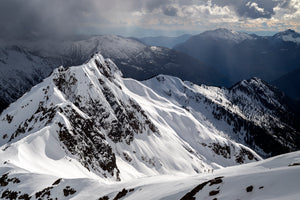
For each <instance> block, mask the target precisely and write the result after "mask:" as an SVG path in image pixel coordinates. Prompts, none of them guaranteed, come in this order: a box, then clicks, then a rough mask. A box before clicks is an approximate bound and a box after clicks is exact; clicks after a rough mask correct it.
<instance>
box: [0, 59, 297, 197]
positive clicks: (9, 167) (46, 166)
mask: <svg viewBox="0 0 300 200" xmlns="http://www.w3.org/2000/svg"><path fill="white" fill-rule="evenodd" d="M167 78H168V79H170V80H173V81H179V83H180V84H187V83H183V82H181V81H180V80H179V79H176V78H174V77H165V76H158V77H156V78H154V79H151V80H149V81H146V82H144V83H141V82H138V81H135V80H133V79H124V78H122V74H121V72H120V71H119V70H118V68H117V67H116V66H115V65H114V63H112V62H111V61H110V60H109V59H104V58H103V57H102V56H101V55H100V54H98V55H95V56H94V57H93V58H92V59H91V60H90V61H89V62H88V63H86V64H84V65H81V66H77V67H70V68H68V69H65V68H63V67H60V68H58V69H56V70H54V72H53V73H52V74H51V75H50V76H49V77H48V78H46V79H45V80H44V81H43V82H42V83H40V84H38V85H36V86H35V87H33V88H32V89H31V90H30V91H29V92H28V93H26V94H25V95H24V96H23V97H21V98H20V99H19V100H17V101H16V102H15V103H13V104H11V105H10V106H9V107H8V108H7V109H6V110H4V111H3V112H2V114H1V116H0V146H1V150H0V197H1V198H4V199H5V198H10V199H15V198H16V197H19V199H28V198H29V197H31V198H32V199H39V198H41V199H46V198H56V197H57V198H58V199H63V198H65V199H70V198H72V197H74V198H77V199H85V198H87V197H90V198H91V199H98V198H100V197H103V198H102V199H108V198H111V199H120V198H121V196H122V195H124V194H125V193H126V194H127V193H128V194H127V195H129V196H131V197H130V198H133V199H141V197H143V198H146V197H147V196H149V199H151V198H152V199H160V198H163V197H170V199H174V198H175V197H176V198H179V197H180V196H181V195H182V196H184V195H185V193H187V192H188V191H189V190H191V189H193V188H194V187H195V186H196V185H198V184H201V183H202V182H203V181H204V182H205V181H207V180H210V179H213V178H214V177H215V175H219V174H223V175H226V174H227V177H225V178H224V181H225V180H227V179H228V181H229V183H230V182H234V177H236V178H238V179H241V180H244V179H245V181H246V180H248V181H249V180H250V179H251V180H252V178H250V177H249V176H248V175H247V174H245V175H243V173H250V172H251V171H252V172H256V171H257V176H261V175H260V172H261V173H264V172H265V171H268V170H266V169H263V168H261V166H262V165H263V163H265V162H267V163H268V162H273V161H272V160H273V159H271V160H269V161H262V162H257V163H255V164H250V165H247V166H248V167H249V169H248V170H246V171H245V172H243V173H242V172H239V171H243V169H244V168H245V169H246V168H247V167H245V166H244V167H242V166H240V167H236V168H227V169H226V168H223V167H228V166H234V165H237V164H242V163H249V162H252V161H258V160H261V157H260V156H259V155H258V154H257V153H255V152H254V151H253V150H251V149H250V148H248V147H246V146H245V145H243V144H240V143H238V142H240V141H239V140H238V139H237V138H236V137H233V136H232V134H231V129H232V127H229V126H228V125H224V126H223V127H222V126H219V125H220V124H214V123H211V120H207V119H208V118H207V117H204V115H205V114H203V116H202V115H200V111H199V110H197V109H198V107H197V106H196V105H198V104H195V107H192V106H191V105H192V104H186V105H182V101H181V100H182V98H177V97H176V96H175V97H176V98H170V96H172V95H174V91H180V90H181V86H180V84H174V85H173V88H171V86H170V91H168V92H170V93H171V94H169V93H167V97H168V98H167V97H166V96H165V95H162V94H161V91H160V90H159V89H165V88H164V87H163V86H160V87H159V86H158V87H154V86H153V87H152V86H151V84H153V83H154V82H153V81H162V82H164V80H165V79H167ZM198 89H199V88H198ZM212 89H213V88H212ZM211 91H213V90H211ZM177 94H178V95H179V94H180V95H182V94H183V93H179V92H177ZM205 94H208V93H207V92H205ZM206 101H207V100H206ZM209 105H210V104H207V106H209ZM233 108H235V107H234V106H233ZM232 112H233V111H232ZM234 112H236V113H239V112H240V111H239V109H236V110H235V111H234ZM203 113H205V112H203ZM245 118H246V117H245ZM253 121H254V122H255V120H253ZM220 123H221V124H222V123H224V122H223V121H222V120H220ZM224 124H225V123H224ZM224 127H225V128H224ZM227 129H228V130H227ZM239 132H241V133H243V131H240V130H239ZM292 136H293V135H291V137H292ZM237 141H238V142H237ZM279 141H280V140H279ZM241 142H243V143H245V141H244V140H241ZM245 144H247V143H245ZM293 144H294V143H291V144H290V145H293ZM260 153H261V152H260ZM261 154H263V153H261ZM290 157H291V158H290ZM297 157H299V154H298V153H294V154H290V156H287V157H285V156H283V157H282V158H280V159H283V161H282V162H283V164H282V166H288V165H290V164H291V165H293V163H292V162H294V160H297ZM259 163H260V164H259ZM295 165H296V164H295ZM280 166H281V165H280ZM275 168H276V170H274V174H272V179H270V181H271V182H272V180H273V177H277V178H280V177H281V174H282V173H285V172H287V173H288V174H290V176H292V175H291V174H294V173H295V175H296V172H299V171H297V170H298V169H299V167H297V166H293V167H291V168H286V169H284V171H282V173H281V171H280V170H281V168H280V167H279V168H278V166H275ZM213 169H214V172H213V174H211V172H212V171H213ZM217 169H219V170H217ZM230 169H233V170H230ZM252 169H253V170H254V171H253V170H252ZM259 170H261V171H259ZM295 170H296V172H295ZM236 172H237V173H236ZM270 172H272V173H273V171H270ZM277 172H278V173H277ZM279 172H280V173H279ZM298 174H299V173H298ZM231 177H233V178H231ZM293 177H295V176H293ZM219 179H223V178H219ZM219 179H217V180H215V182H217V183H218V184H219V182H220V180H219ZM266 181H267V180H266ZM262 183H266V184H267V183H268V182H262ZM207 184H208V183H207ZM210 184H211V183H210ZM234 184H236V185H237V186H239V187H241V186H242V185H241V184H238V183H234ZM234 184H233V186H234ZM257 184H258V183H257ZM212 185H213V184H212ZM224 187H225V185H224ZM226 187H228V188H229V187H231V184H228V185H227V186H226ZM259 187H260V186H259ZM278 187H281V185H278ZM122 188H126V189H125V190H122ZM162 188H163V189H164V190H162ZM127 190H128V191H127ZM126 191H127V192H126ZM156 191H160V192H156ZM180 191H181V192H180ZM226 191H227V189H226ZM118 192H120V193H119V194H118ZM178 192H179V193H178ZM242 192H243V191H242ZM154 194H155V195H160V196H155V195H154ZM266 194H269V193H266ZM172 195H175V196H172ZM195 195H198V194H195ZM199 195H200V194H199ZM203 195H205V194H203ZM241 195H243V194H242V193H241ZM283 195H284V194H283ZM105 196H107V197H105ZM129 196H128V198H129ZM176 198H175V199H176ZM180 198H181V197H180ZM100 199H101V198H100Z"/></svg>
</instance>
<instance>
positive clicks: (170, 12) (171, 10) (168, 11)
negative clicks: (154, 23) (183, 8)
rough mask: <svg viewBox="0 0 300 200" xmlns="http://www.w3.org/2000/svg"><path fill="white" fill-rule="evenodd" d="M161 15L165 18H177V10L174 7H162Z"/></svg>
mask: <svg viewBox="0 0 300 200" xmlns="http://www.w3.org/2000/svg"><path fill="white" fill-rule="evenodd" d="M162 10H163V13H164V14H165V15H167V16H177V13H178V9H177V8H176V7H174V6H166V7H163V9H162Z"/></svg>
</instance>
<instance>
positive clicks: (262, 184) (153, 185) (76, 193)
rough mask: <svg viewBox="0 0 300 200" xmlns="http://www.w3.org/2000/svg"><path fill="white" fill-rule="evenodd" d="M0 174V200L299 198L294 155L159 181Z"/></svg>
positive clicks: (298, 162) (10, 170)
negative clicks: (100, 179) (107, 181)
mask: <svg viewBox="0 0 300 200" xmlns="http://www.w3.org/2000/svg"><path fill="white" fill-rule="evenodd" d="M4 166H5V167H4ZM0 171H1V174H3V175H2V176H1V177H0V195H1V198H3V199H5V198H6V199H8V198H9V197H10V198H11V199H14V198H15V199H16V198H17V197H19V199H29V198H31V199H39V198H41V199H50V198H52V199H55V198H57V199H95V200H96V199H102V200H104V199H106V200H108V199H124V200H125V199H126V200H135V199H147V200H152V199H153V200H157V199H164V200H179V199H182V200H184V199H199V200H200V199H223V200H232V199H243V200H247V199H249V200H250V199H251V200H253V199H272V200H277V199H278V200H281V199H285V200H298V199H299V196H300V192H299V178H300V152H299V151H298V152H294V153H289V154H284V155H281V156H277V157H273V158H269V159H267V160H264V161H259V162H255V163H250V164H245V165H239V166H234V167H228V168H223V169H218V170H214V171H213V172H209V173H208V172H207V173H204V174H200V175H185V176H183V175H181V176H170V175H160V176H151V177H145V178H140V179H134V180H131V181H124V182H116V183H103V182H102V181H99V180H97V179H92V178H60V177H56V176H52V175H44V174H36V173H31V172H27V171H22V170H20V169H16V168H14V166H11V165H10V164H6V165H2V166H1V168H0ZM26 197H27V198H26Z"/></svg>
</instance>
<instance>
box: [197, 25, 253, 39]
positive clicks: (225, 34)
mask: <svg viewBox="0 0 300 200" xmlns="http://www.w3.org/2000/svg"><path fill="white" fill-rule="evenodd" d="M194 37H195V38H197V37H201V38H206V39H212V40H215V41H220V40H221V41H222V40H223V41H224V40H226V41H228V42H233V43H240V42H242V41H244V40H253V39H255V38H256V35H249V34H247V33H243V32H237V31H233V30H228V29H225V28H219V29H216V30H212V31H205V32H203V33H201V34H199V35H197V36H194Z"/></svg>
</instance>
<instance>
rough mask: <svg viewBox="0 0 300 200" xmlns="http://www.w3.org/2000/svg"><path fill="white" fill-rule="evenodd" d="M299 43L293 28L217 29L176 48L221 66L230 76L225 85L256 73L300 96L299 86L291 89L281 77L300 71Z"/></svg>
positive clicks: (227, 75)
mask: <svg viewBox="0 0 300 200" xmlns="http://www.w3.org/2000/svg"><path fill="white" fill-rule="evenodd" d="M299 44H300V34H299V33H297V32H295V31H293V30H290V29H289V30H286V31H283V32H279V33H277V34H275V35H273V36H258V35H255V34H247V33H243V32H236V31H231V30H228V29H216V30H213V31H206V32H203V33H201V34H198V35H195V36H192V37H190V38H189V39H188V40H187V41H185V42H183V43H181V44H178V45H177V46H175V47H174V49H175V50H177V51H180V52H184V53H186V54H188V55H190V56H193V57H194V58H196V59H199V60H201V61H202V62H203V63H205V64H207V65H208V66H211V67H213V68H214V69H215V70H219V72H221V73H222V74H224V75H225V77H226V78H227V79H228V80H229V82H228V83H227V84H225V85H224V86H228V87H229V86H230V85H232V84H234V83H235V82H237V81H239V80H241V79H248V78H251V77H254V76H256V77H260V78H262V79H264V80H266V81H268V82H272V81H274V83H277V85H276V86H278V87H279V88H281V89H284V90H283V91H284V92H286V93H287V94H288V95H289V96H290V97H292V98H294V99H299V97H300V96H299V95H298V93H297V91H296V90H297V89H294V88H297V86H296V85H293V86H291V88H289V89H288V88H287V87H286V85H288V84H289V83H288V81H287V80H285V81H284V82H283V80H284V78H281V77H283V76H285V75H286V76H288V75H287V74H288V73H292V72H298V71H299V68H300V57H299V53H300V46H299ZM280 78H281V81H279V80H278V81H277V79H280ZM279 83H280V84H279ZM290 85H291V84H290Z"/></svg>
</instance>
